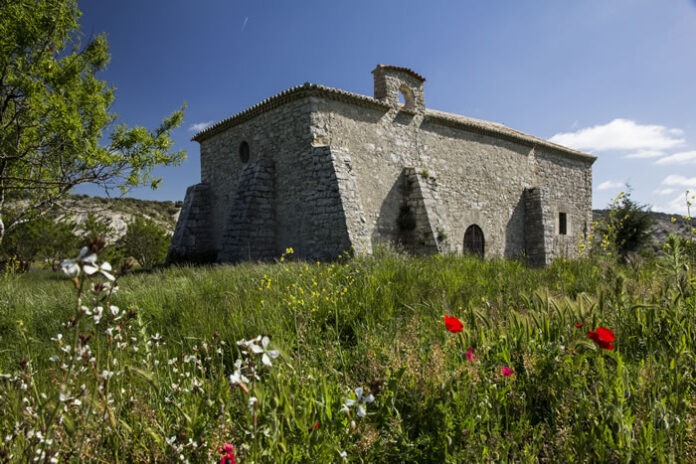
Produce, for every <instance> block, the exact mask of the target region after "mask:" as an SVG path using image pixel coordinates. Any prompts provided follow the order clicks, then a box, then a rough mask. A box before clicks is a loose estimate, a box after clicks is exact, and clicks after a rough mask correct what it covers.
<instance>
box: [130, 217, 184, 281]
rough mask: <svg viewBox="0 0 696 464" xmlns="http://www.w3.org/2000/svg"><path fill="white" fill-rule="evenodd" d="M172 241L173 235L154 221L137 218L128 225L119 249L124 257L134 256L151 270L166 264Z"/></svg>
mask: <svg viewBox="0 0 696 464" xmlns="http://www.w3.org/2000/svg"><path fill="white" fill-rule="evenodd" d="M171 239H172V237H171V234H169V233H168V232H167V231H166V230H164V229H162V228H161V227H160V226H159V225H157V223H156V222H154V221H153V220H151V219H144V218H141V217H136V218H135V219H134V220H133V222H131V223H130V224H128V230H127V231H126V234H125V235H124V236H123V237H121V239H120V240H119V242H118V247H119V249H120V250H121V252H122V254H123V255H124V256H132V257H134V258H135V259H137V260H138V262H139V263H140V265H141V266H142V267H143V268H145V269H150V268H152V267H153V266H154V265H156V264H160V263H163V262H164V258H165V257H166V256H167V250H168V249H169V243H170V242H171Z"/></svg>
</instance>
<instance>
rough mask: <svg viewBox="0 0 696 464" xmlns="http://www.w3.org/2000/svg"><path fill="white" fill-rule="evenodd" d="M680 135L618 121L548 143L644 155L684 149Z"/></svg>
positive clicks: (667, 129)
mask: <svg viewBox="0 0 696 464" xmlns="http://www.w3.org/2000/svg"><path fill="white" fill-rule="evenodd" d="M683 134H684V132H683V131H682V130H681V129H671V128H668V127H665V126H658V125H647V124H638V123H636V122H635V121H631V120H630V119H620V118H618V119H614V120H613V121H611V122H609V123H607V124H604V125H599V126H592V127H586V128H584V129H580V130H578V131H575V132H565V133H560V134H556V135H554V136H553V137H551V138H550V139H549V140H550V141H551V142H554V143H558V144H560V145H565V146H567V147H571V148H575V149H576V150H589V151H610V150H638V153H641V152H642V153H643V154H645V153H647V152H648V151H650V152H654V151H660V150H666V149H669V148H674V147H677V146H680V145H683V144H684V139H683V138H681V136H682V135H683ZM634 155H635V153H634Z"/></svg>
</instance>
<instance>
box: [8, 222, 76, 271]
mask: <svg viewBox="0 0 696 464" xmlns="http://www.w3.org/2000/svg"><path fill="white" fill-rule="evenodd" d="M73 228H74V224H72V223H69V222H57V221H54V220H53V219H52V218H50V217H48V216H42V217H39V218H37V219H35V220H33V221H30V222H23V223H21V224H19V225H18V226H17V227H14V228H13V229H11V230H10V231H9V232H8V233H7V235H6V237H5V240H4V241H3V243H2V244H1V245H0V257H1V259H2V261H4V262H9V261H14V262H15V263H16V265H17V270H18V271H22V272H23V271H26V270H28V269H29V267H30V266H31V264H32V263H33V262H34V261H36V260H37V259H45V260H46V261H48V262H49V263H50V264H51V266H52V267H53V268H54V269H55V268H56V267H57V265H58V263H59V262H60V260H61V259H62V258H65V257H67V256H72V255H74V254H75V252H76V250H77V248H78V245H79V238H78V237H77V236H76V235H75V234H74V233H73Z"/></svg>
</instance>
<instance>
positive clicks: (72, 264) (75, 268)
mask: <svg viewBox="0 0 696 464" xmlns="http://www.w3.org/2000/svg"><path fill="white" fill-rule="evenodd" d="M88 251H89V250H88V249H87V247H82V249H81V250H80V253H79V254H78V255H77V258H75V259H70V258H68V259H64V260H63V261H61V263H60V269H61V271H63V272H64V273H66V274H67V275H69V276H70V277H75V276H77V275H79V274H80V265H79V264H78V263H79V262H81V261H83V259H82V258H84V257H85V256H86V255H87V252H88ZM90 256H91V255H90ZM94 257H95V258H96V255H94Z"/></svg>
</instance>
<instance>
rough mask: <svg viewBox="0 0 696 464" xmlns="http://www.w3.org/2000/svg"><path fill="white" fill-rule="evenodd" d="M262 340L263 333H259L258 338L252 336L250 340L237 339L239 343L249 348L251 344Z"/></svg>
mask: <svg viewBox="0 0 696 464" xmlns="http://www.w3.org/2000/svg"><path fill="white" fill-rule="evenodd" d="M260 341H261V335H259V336H258V337H256V338H251V339H249V340H244V339H241V340H237V345H239V346H243V347H245V348H249V347H250V346H251V345H255V344H256V343H258V342H260Z"/></svg>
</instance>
